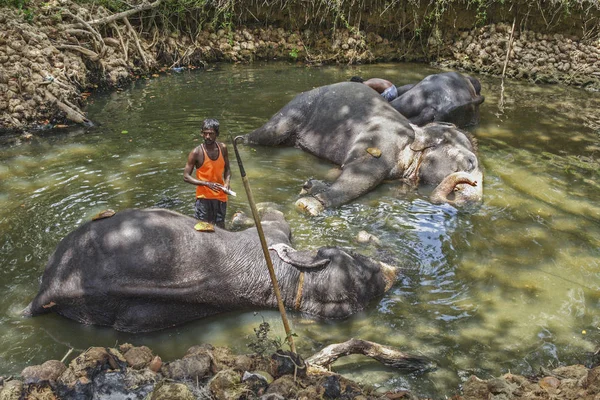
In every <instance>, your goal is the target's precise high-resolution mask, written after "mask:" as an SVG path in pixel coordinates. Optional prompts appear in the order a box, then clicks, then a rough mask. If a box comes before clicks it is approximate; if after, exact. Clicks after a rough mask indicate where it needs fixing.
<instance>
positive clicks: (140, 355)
mask: <svg viewBox="0 0 600 400" xmlns="http://www.w3.org/2000/svg"><path fill="white" fill-rule="evenodd" d="M153 358H154V357H153V354H152V350H150V349H149V348H148V347H146V346H140V347H133V348H131V349H129V350H128V351H127V352H126V353H125V360H126V361H127V364H128V365H129V366H130V367H132V368H134V369H142V368H145V367H146V366H148V364H150V362H151V361H152V359H153Z"/></svg>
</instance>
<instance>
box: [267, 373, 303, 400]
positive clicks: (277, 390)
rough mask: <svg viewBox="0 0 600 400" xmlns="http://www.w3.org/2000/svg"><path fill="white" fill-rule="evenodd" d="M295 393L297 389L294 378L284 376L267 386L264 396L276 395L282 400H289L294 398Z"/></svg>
mask: <svg viewBox="0 0 600 400" xmlns="http://www.w3.org/2000/svg"><path fill="white" fill-rule="evenodd" d="M297 392H298V388H297V387H296V383H295V382H294V377H293V376H292V375H284V376H282V377H281V378H279V379H277V380H275V381H273V383H272V384H271V385H269V388H268V389H267V392H266V394H277V395H280V396H282V397H283V398H284V399H291V398H296V394H297Z"/></svg>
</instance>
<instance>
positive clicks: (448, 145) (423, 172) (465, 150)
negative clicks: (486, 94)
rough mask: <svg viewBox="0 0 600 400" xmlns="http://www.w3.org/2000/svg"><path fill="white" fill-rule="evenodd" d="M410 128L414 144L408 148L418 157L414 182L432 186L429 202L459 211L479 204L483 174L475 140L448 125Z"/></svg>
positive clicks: (438, 124) (453, 126)
mask: <svg viewBox="0 0 600 400" xmlns="http://www.w3.org/2000/svg"><path fill="white" fill-rule="evenodd" d="M411 126H412V128H413V130H414V131H415V140H414V141H413V143H412V144H411V146H410V148H411V150H413V151H415V152H417V153H419V154H420V160H419V167H418V171H417V180H418V182H419V183H420V184H423V185H430V186H435V189H434V190H433V192H432V194H431V201H432V202H433V203H437V204H439V203H449V204H452V205H454V206H458V207H464V206H471V205H476V204H479V203H481V201H482V198H483V186H482V180H483V173H482V171H481V168H480V166H479V162H478V160H477V155H476V150H477V144H476V141H475V139H474V138H472V137H471V136H470V135H468V134H466V133H465V132H463V131H461V130H459V129H458V128H457V127H456V126H455V125H453V124H450V123H445V122H433V123H430V124H427V125H425V126H424V127H422V128H421V127H418V126H416V125H411Z"/></svg>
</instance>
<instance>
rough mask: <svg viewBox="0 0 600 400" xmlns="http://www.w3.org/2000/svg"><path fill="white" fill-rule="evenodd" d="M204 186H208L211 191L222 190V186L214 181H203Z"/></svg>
mask: <svg viewBox="0 0 600 400" xmlns="http://www.w3.org/2000/svg"><path fill="white" fill-rule="evenodd" d="M204 186H208V187H209V188H210V190H212V191H213V192H218V191H219V190H223V187H222V186H221V185H219V184H218V183H215V182H205V184H204Z"/></svg>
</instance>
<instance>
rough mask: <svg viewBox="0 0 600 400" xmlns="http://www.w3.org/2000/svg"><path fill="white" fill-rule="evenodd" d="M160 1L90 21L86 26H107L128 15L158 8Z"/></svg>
mask: <svg viewBox="0 0 600 400" xmlns="http://www.w3.org/2000/svg"><path fill="white" fill-rule="evenodd" d="M161 1H162V0H156V1H155V2H154V3H145V4H141V5H139V6H137V7H134V8H132V9H129V10H127V11H123V12H120V13H118V14H113V15H110V16H108V17H104V18H99V19H95V20H92V21H88V24H90V25H104V24H109V23H111V22H114V21H117V20H119V19H123V18H127V17H129V16H130V15H133V14H137V13H139V12H142V11H146V10H150V9H152V8H155V7H158V6H159V5H160V3H161Z"/></svg>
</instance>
